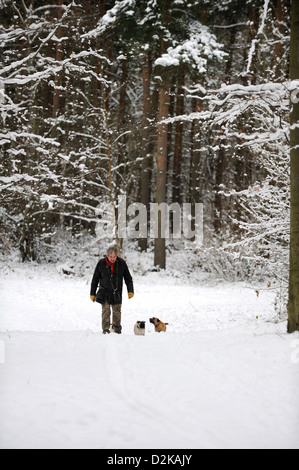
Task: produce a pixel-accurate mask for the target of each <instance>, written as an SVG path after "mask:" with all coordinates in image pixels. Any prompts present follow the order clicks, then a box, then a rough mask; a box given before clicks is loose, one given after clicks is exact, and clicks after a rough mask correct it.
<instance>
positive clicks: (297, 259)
mask: <svg viewBox="0 0 299 470" xmlns="http://www.w3.org/2000/svg"><path fill="white" fill-rule="evenodd" d="M298 50H299V0H294V1H293V2H292V18H291V50H290V79H291V80H299V55H298ZM297 96H298V94H297ZM295 101H297V99H295V100H294V99H292V100H291V103H290V107H291V113H290V124H291V132H290V143H291V227H290V231H291V239H290V280H289V305H288V332H289V333H293V332H294V331H299V103H298V102H295Z"/></svg>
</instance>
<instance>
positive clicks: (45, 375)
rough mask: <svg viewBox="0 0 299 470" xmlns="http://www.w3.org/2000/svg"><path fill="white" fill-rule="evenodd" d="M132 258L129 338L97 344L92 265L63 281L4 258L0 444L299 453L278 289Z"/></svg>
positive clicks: (126, 309)
mask: <svg viewBox="0 0 299 470" xmlns="http://www.w3.org/2000/svg"><path fill="white" fill-rule="evenodd" d="M139 259H141V258H139ZM127 262H128V265H129V267H130V269H131V270H132V274H133V278H134V284H135V296H134V298H133V299H131V300H128V299H127V297H126V296H125V298H124V302H123V320H122V324H123V334H122V335H116V334H111V335H105V336H104V335H102V334H101V321H100V306H99V305H98V304H93V303H92V302H91V301H90V299H89V286H90V280H91V275H92V271H93V268H94V267H95V264H96V259H93V260H92V261H91V262H90V264H89V266H85V268H84V269H85V272H84V273H82V272H81V273H80V275H76V274H73V275H72V274H71V275H68V276H67V275H65V274H63V272H62V267H61V266H60V265H56V264H55V265H54V264H37V263H28V264H21V263H18V262H17V261H9V262H7V260H6V261H5V262H4V261H2V264H1V277H0V299H1V300H0V306H1V315H0V332H1V333H0V346H1V351H2V361H0V362H2V363H0V447H1V448H98V449H105V448H108V449H117V448H118V449H140V448H143V449H146V448H149V449H153V448H155V449H159V448H160V449H163V448H164V449H166V448H169V449H187V448H193V449H197V448H298V447H299V445H298V443H299V395H298V385H299V374H298V371H299V360H297V359H298V357H299V353H298V352H296V348H297V351H298V343H299V341H298V340H299V335H298V334H297V333H295V334H292V335H288V334H287V333H286V323H285V322H277V321H276V320H275V318H276V317H277V313H276V312H275V308H274V302H275V294H274V292H273V291H271V290H267V289H265V290H261V291H260V294H259V296H257V294H256V292H255V287H254V286H252V285H249V284H246V283H244V282H242V283H228V282H224V281H221V280H217V279H215V278H214V279H213V278H211V277H210V276H208V275H207V274H203V273H202V272H201V271H199V270H192V272H191V273H189V276H185V275H183V274H182V275H180V272H181V273H182V271H181V270H182V265H183V263H184V261H183V258H182V255H178V258H177V260H174V263H173V266H176V271H175V270H174V269H172V270H170V271H169V272H167V271H166V272H145V271H144V272H142V266H141V265H138V263H137V261H136V259H135V258H134V257H133V256H129V257H128V259H127ZM136 263H137V264H136ZM180 263H182V265H180ZM145 268H146V263H145ZM74 271H76V270H74ZM125 292H126V290H125ZM151 316H157V317H158V318H160V319H161V320H163V321H165V322H168V323H169V326H168V330H167V332H166V333H160V334H158V333H155V332H154V328H153V325H152V324H150V323H149V321H148V320H149V318H150V317H151ZM136 320H146V321H147V323H146V335H145V336H144V337H138V336H134V333H133V326H134V323H135V322H136ZM3 353H4V354H3ZM0 359H1V357H0Z"/></svg>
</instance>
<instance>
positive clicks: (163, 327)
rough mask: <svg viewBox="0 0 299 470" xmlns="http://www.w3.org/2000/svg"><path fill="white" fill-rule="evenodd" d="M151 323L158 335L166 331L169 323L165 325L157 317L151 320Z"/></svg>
mask: <svg viewBox="0 0 299 470" xmlns="http://www.w3.org/2000/svg"><path fill="white" fill-rule="evenodd" d="M149 321H150V323H153V324H154V325H155V331H156V333H160V331H166V325H168V323H163V322H162V321H161V320H159V318H156V317H153V318H150V319H149Z"/></svg>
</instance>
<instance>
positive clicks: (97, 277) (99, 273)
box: [90, 257, 134, 304]
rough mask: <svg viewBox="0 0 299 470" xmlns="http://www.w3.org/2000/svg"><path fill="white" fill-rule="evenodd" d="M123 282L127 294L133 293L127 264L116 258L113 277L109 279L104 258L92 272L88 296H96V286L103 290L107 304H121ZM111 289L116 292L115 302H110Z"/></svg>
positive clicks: (109, 270)
mask: <svg viewBox="0 0 299 470" xmlns="http://www.w3.org/2000/svg"><path fill="white" fill-rule="evenodd" d="M123 280H125V283H126V285H127V289H128V292H134V287H133V279H132V276H131V274H130V271H129V269H128V266H127V263H126V262H125V261H124V260H123V259H122V258H118V257H117V258H116V261H115V263H114V268H113V276H112V279H111V267H110V266H108V264H107V263H106V258H103V259H101V260H100V261H99V262H98V264H97V266H96V269H95V271H94V275H93V278H92V281H91V289H90V295H96V293H97V288H98V286H99V287H100V288H104V289H105V290H106V292H107V294H108V302H109V303H111V304H113V303H121V302H122V289H123ZM113 289H114V290H116V291H117V292H118V294H119V295H118V299H117V301H113V300H111V299H112V297H111V294H112V293H113Z"/></svg>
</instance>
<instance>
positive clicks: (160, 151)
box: [154, 81, 169, 269]
mask: <svg viewBox="0 0 299 470" xmlns="http://www.w3.org/2000/svg"><path fill="white" fill-rule="evenodd" d="M159 102H160V104H159V118H158V148H157V189H156V203H157V204H162V203H163V202H166V173H167V131H168V126H167V124H165V123H161V121H163V120H164V119H166V118H167V117H168V110H169V83H168V82H167V81H164V82H163V83H162V85H161V88H160V99H159ZM161 217H162V214H161ZM161 217H159V218H158V237H157V238H155V256H154V264H155V266H159V267H160V268H161V269H165V268H166V253H165V237H164V234H163V233H161V229H162V227H161V225H162V224H161V222H162V221H161Z"/></svg>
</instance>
